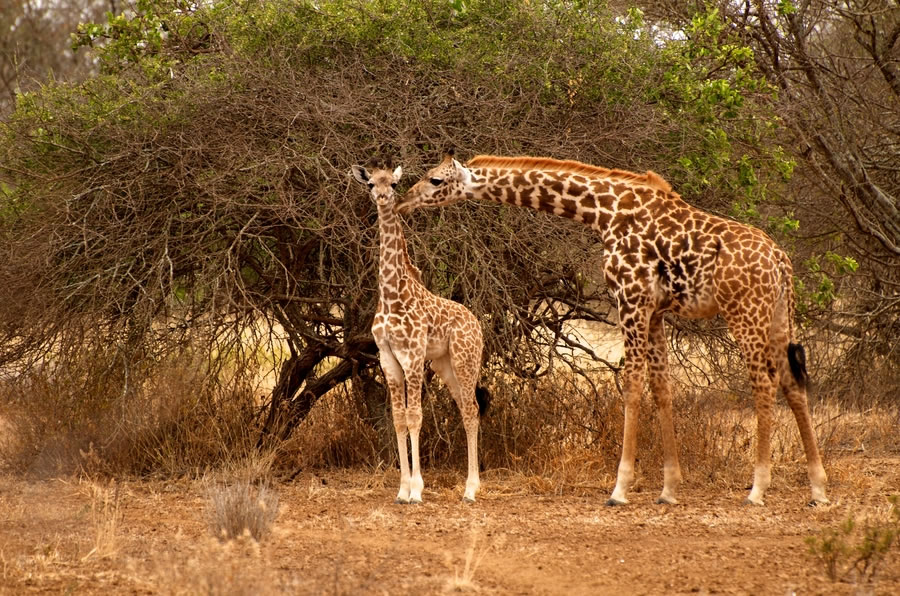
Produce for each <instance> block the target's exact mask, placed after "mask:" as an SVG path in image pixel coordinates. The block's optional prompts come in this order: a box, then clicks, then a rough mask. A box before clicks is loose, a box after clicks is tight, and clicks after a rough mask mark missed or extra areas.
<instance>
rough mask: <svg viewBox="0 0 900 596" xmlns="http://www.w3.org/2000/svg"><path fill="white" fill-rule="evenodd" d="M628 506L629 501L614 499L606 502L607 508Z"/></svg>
mask: <svg viewBox="0 0 900 596" xmlns="http://www.w3.org/2000/svg"><path fill="white" fill-rule="evenodd" d="M627 504H628V502H627V501H620V500H618V499H612V498H611V499H609V500H608V501H607V502H606V506H607V507H620V506H621V505H627Z"/></svg>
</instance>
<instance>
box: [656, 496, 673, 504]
mask: <svg viewBox="0 0 900 596" xmlns="http://www.w3.org/2000/svg"><path fill="white" fill-rule="evenodd" d="M656 504H657V505H677V504H678V501H677V500H675V499H673V498H672V497H660V498H658V499H656Z"/></svg>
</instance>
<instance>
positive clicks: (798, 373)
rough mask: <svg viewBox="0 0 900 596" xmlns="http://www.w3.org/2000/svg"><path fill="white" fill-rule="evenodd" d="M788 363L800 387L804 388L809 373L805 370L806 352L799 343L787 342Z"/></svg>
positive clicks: (807, 381)
mask: <svg viewBox="0 0 900 596" xmlns="http://www.w3.org/2000/svg"><path fill="white" fill-rule="evenodd" d="M787 356H788V364H790V365H791V373H792V374H793V375H794V379H796V380H797V384H798V385H800V387H803V388H804V389H805V388H806V385H807V383H809V374H808V373H807V372H806V352H804V351H803V346H801V345H800V344H788V349H787Z"/></svg>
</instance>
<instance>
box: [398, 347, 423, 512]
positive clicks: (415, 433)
mask: <svg viewBox="0 0 900 596" xmlns="http://www.w3.org/2000/svg"><path fill="white" fill-rule="evenodd" d="M424 366H425V362H424V361H423V360H422V359H421V358H420V359H417V362H411V363H409V364H408V365H407V363H405V362H404V367H403V370H404V371H405V372H406V426H407V428H408V429H409V442H410V447H411V448H412V449H411V450H412V471H411V474H410V477H409V502H410V503H421V502H422V489H423V488H424V487H425V481H424V480H423V479H422V470H421V468H420V466H419V432H420V431H421V430H422V377H423V372H424V371H423V367H424Z"/></svg>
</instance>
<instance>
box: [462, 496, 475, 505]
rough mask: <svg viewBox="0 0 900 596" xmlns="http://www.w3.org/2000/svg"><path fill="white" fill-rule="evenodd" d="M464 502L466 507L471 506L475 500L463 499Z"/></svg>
mask: <svg viewBox="0 0 900 596" xmlns="http://www.w3.org/2000/svg"><path fill="white" fill-rule="evenodd" d="M462 500H463V503H465V504H466V505H471V504H472V503H474V502H475V499H470V498H469V497H463V499H462Z"/></svg>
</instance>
